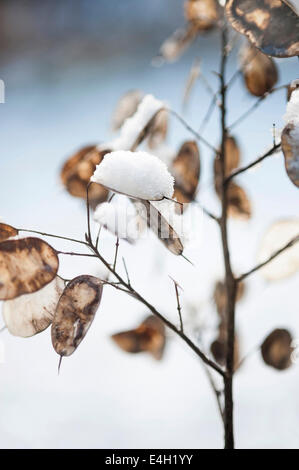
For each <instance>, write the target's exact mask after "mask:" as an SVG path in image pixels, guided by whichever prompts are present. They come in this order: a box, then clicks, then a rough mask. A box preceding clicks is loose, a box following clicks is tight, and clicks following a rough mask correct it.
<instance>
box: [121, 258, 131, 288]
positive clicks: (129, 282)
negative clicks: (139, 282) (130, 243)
mask: <svg viewBox="0 0 299 470" xmlns="http://www.w3.org/2000/svg"><path fill="white" fill-rule="evenodd" d="M122 260H123V265H124V268H125V271H126V276H127V282H128V285H129V286H130V285H131V281H130V277H129V273H128V269H127V264H126V261H125V258H124V257H122Z"/></svg>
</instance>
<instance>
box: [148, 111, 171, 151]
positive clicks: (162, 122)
mask: <svg viewBox="0 0 299 470" xmlns="http://www.w3.org/2000/svg"><path fill="white" fill-rule="evenodd" d="M167 132H168V111H167V110H166V109H161V110H160V111H158V113H157V114H156V115H155V116H154V119H153V121H152V123H151V126H150V127H149V130H148V137H147V145H148V147H149V148H150V149H155V148H157V147H159V145H161V144H162V143H163V142H164V141H165V139H166V136H167Z"/></svg>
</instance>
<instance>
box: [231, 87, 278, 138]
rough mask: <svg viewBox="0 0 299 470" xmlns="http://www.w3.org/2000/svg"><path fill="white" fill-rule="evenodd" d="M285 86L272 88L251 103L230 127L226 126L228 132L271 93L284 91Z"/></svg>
mask: <svg viewBox="0 0 299 470" xmlns="http://www.w3.org/2000/svg"><path fill="white" fill-rule="evenodd" d="M286 88H287V85H281V86H278V87H276V88H272V90H270V91H267V92H266V93H264V94H263V96H260V97H259V98H258V99H257V100H256V101H255V103H253V104H252V105H251V106H250V107H249V108H248V109H247V110H246V111H245V112H244V113H242V114H241V115H240V116H239V117H238V118H237V119H236V120H235V121H234V122H233V123H232V124H231V125H230V126H228V129H229V130H232V129H233V128H234V127H236V126H237V125H238V124H240V123H241V122H242V121H243V120H244V119H246V118H247V117H248V116H249V115H250V114H251V113H252V112H253V111H254V110H255V109H256V108H258V107H259V105H260V104H261V103H262V102H263V101H264V100H265V99H266V98H267V97H268V96H269V95H271V94H272V93H275V92H276V91H280V90H283V89H286Z"/></svg>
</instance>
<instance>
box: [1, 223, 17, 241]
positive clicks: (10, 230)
mask: <svg viewBox="0 0 299 470" xmlns="http://www.w3.org/2000/svg"><path fill="white" fill-rule="evenodd" d="M18 233H19V232H18V230H17V229H16V228H14V227H12V226H11V225H7V224H0V242H4V240H8V239H9V238H11V237H16V236H17V235H18Z"/></svg>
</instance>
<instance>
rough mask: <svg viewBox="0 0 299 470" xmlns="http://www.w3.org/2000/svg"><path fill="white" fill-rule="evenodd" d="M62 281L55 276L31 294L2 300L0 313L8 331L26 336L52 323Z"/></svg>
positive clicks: (62, 287)
mask: <svg viewBox="0 0 299 470" xmlns="http://www.w3.org/2000/svg"><path fill="white" fill-rule="evenodd" d="M63 289H64V281H63V280H62V279H60V278H59V277H57V276H56V277H55V278H54V279H53V281H51V282H50V283H49V284H47V285H46V286H44V287H42V288H41V289H40V290H38V291H37V292H34V293H33V294H24V295H21V296H20V297H18V298H16V299H13V300H6V301H5V302H3V307H2V315H3V320H4V323H5V325H6V327H7V329H8V331H9V332H10V333H11V334H12V335H14V336H21V337H22V338H27V337H29V336H33V335H35V334H37V333H40V332H41V331H44V330H45V329H46V328H48V326H49V325H50V324H51V323H52V320H53V316H54V312H55V310H56V306H57V303H58V300H59V298H60V296H61V294H62V292H63Z"/></svg>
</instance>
